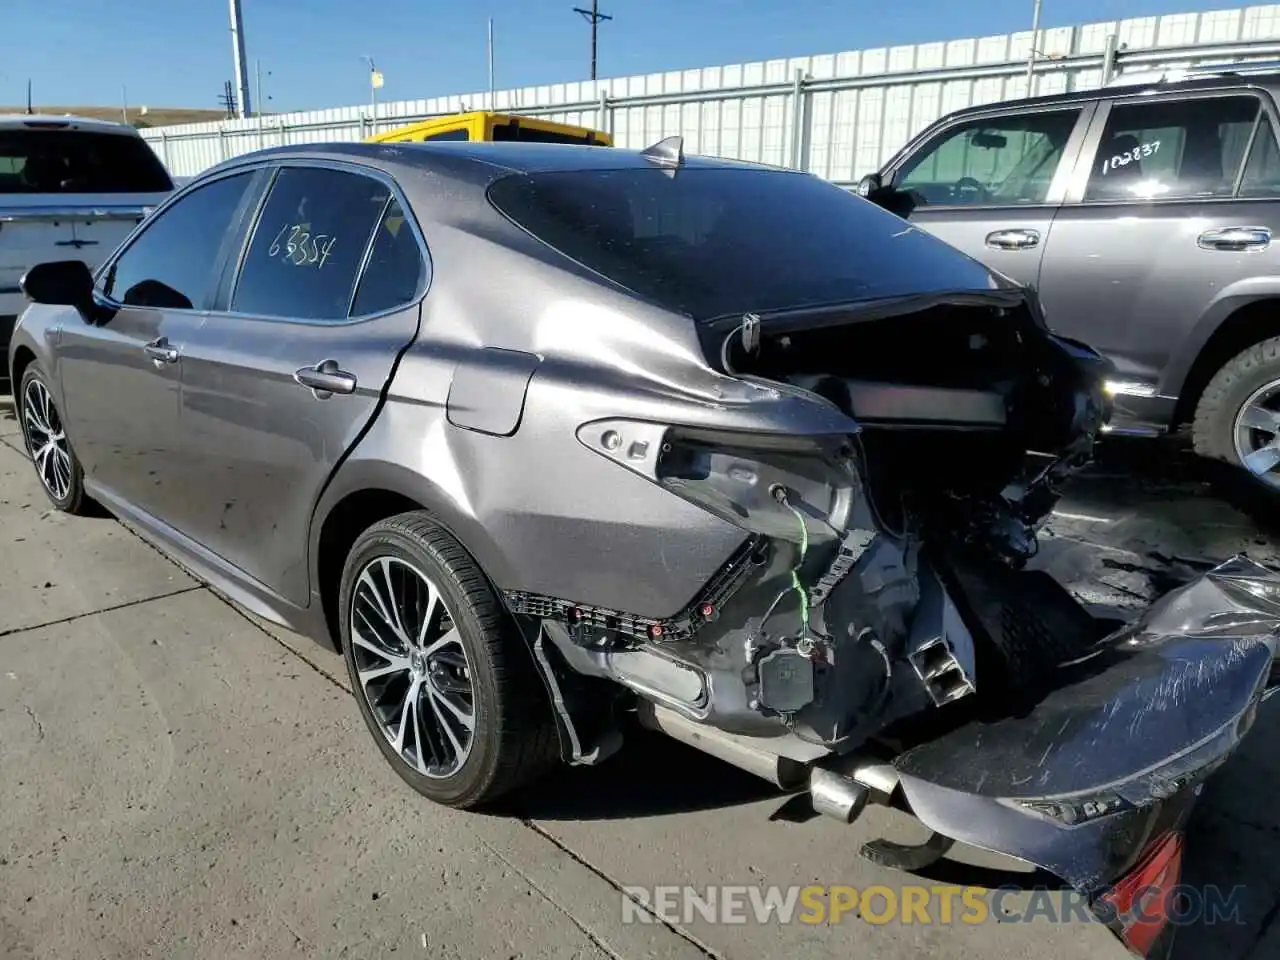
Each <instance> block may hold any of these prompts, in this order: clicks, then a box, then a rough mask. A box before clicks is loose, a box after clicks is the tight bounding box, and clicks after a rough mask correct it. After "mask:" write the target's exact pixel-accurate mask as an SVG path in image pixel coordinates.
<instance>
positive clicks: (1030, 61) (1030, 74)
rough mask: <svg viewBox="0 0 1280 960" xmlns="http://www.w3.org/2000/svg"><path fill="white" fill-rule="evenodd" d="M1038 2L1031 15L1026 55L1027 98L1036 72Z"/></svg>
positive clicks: (1038, 20) (1038, 40)
mask: <svg viewBox="0 0 1280 960" xmlns="http://www.w3.org/2000/svg"><path fill="white" fill-rule="evenodd" d="M1040 2H1041V0H1036V5H1035V10H1034V12H1033V13H1032V14H1031V52H1030V53H1029V54H1028V55H1027V96H1028V97H1030V96H1032V95H1033V94H1032V91H1031V82H1032V80H1033V78H1034V76H1035V71H1036V44H1038V43H1039V42H1040Z"/></svg>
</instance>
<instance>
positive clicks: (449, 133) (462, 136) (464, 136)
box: [422, 127, 471, 141]
mask: <svg viewBox="0 0 1280 960" xmlns="http://www.w3.org/2000/svg"><path fill="white" fill-rule="evenodd" d="M422 139H423V140H424V141H429V140H470V139H471V136H470V134H468V133H467V131H466V129H465V128H463V127H458V128H457V129H455V130H442V131H441V132H440V133H431V134H428V135H427V136H425V137H423V138H422Z"/></svg>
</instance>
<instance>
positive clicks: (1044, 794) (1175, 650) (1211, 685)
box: [894, 557, 1280, 956]
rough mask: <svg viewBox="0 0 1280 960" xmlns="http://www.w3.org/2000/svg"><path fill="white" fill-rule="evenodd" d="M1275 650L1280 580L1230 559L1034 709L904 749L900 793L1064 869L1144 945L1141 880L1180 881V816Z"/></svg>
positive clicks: (968, 831) (1127, 935)
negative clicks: (1137, 912)
mask: <svg viewBox="0 0 1280 960" xmlns="http://www.w3.org/2000/svg"><path fill="white" fill-rule="evenodd" d="M1278 652H1280V574H1277V573H1275V572H1273V571H1271V570H1268V569H1267V568H1265V567H1262V566H1260V565H1258V564H1256V563H1253V562H1252V561H1250V560H1248V559H1246V558H1244V557H1236V558H1234V559H1232V560H1229V561H1227V562H1226V563H1224V564H1222V565H1221V566H1219V567H1217V568H1215V569H1214V570H1212V571H1210V572H1209V573H1207V574H1205V575H1204V576H1203V577H1201V578H1200V579H1198V580H1195V581H1193V582H1192V583H1190V584H1187V585H1186V586H1183V587H1181V588H1179V589H1177V590H1175V591H1173V592H1172V593H1170V594H1168V595H1166V596H1165V597H1163V598H1162V599H1160V600H1159V601H1157V602H1156V603H1155V604H1153V605H1152V606H1151V608H1150V609H1149V610H1148V611H1147V612H1146V614H1145V615H1143V616H1142V617H1141V618H1140V619H1139V620H1137V621H1136V622H1135V623H1133V624H1131V625H1129V626H1127V627H1125V628H1124V629H1122V630H1120V631H1118V632H1117V633H1115V634H1113V635H1111V636H1110V637H1107V638H1106V639H1104V640H1102V641H1100V642H1099V643H1097V644H1096V645H1094V646H1093V647H1092V648H1091V649H1090V650H1089V651H1088V652H1087V653H1086V654H1085V655H1084V656H1082V657H1080V658H1078V659H1076V660H1075V661H1074V662H1071V663H1068V664H1065V665H1063V666H1061V667H1058V668H1057V675H1056V676H1055V677H1054V678H1053V683H1052V684H1051V690H1050V692H1048V693H1045V694H1044V695H1043V696H1041V697H1039V700H1038V702H1036V703H1034V704H1033V705H1031V706H1030V707H1029V709H1024V710H1021V711H1020V712H1019V714H1018V715H1016V716H1015V715H1007V716H1003V717H997V718H989V719H984V720H974V721H971V722H969V723H967V724H965V725H964V726H961V727H958V728H956V729H954V730H952V731H950V732H949V733H946V734H944V735H943V736H941V737H939V738H938V739H935V740H931V741H929V742H927V743H924V744H922V745H920V746H916V747H914V748H913V749H911V750H908V751H907V752H905V753H903V754H901V755H900V756H899V757H898V758H897V759H896V760H895V761H894V766H895V767H896V768H897V771H898V774H899V777H900V781H899V782H900V785H901V788H902V791H903V795H904V797H905V799H906V801H907V803H908V804H909V805H910V808H911V810H912V812H913V813H914V814H915V815H916V816H917V817H919V819H920V820H921V821H923V823H924V824H925V825H926V826H928V827H930V828H931V829H932V830H934V831H936V832H937V833H938V834H941V835H942V836H944V837H950V838H954V839H956V840H960V841H962V842H965V843H970V844H973V845H975V846H978V847H982V848H985V849H989V850H994V851H997V852H999V853H1004V854H1007V855H1009V856H1012V857H1016V858H1018V859H1021V860H1023V861H1026V862H1028V863H1031V864H1034V865H1036V866H1038V867H1041V868H1043V869H1045V870H1048V871H1049V872H1051V873H1053V874H1055V875H1056V876H1058V877H1061V878H1062V879H1063V880H1065V881H1067V882H1068V883H1070V884H1071V885H1072V886H1074V887H1075V888H1076V889H1078V890H1080V891H1081V892H1083V893H1085V894H1086V895H1088V896H1089V897H1090V898H1091V902H1093V903H1094V904H1095V910H1096V911H1097V912H1098V913H1099V915H1100V916H1101V917H1103V918H1104V919H1106V920H1107V922H1108V923H1109V925H1110V926H1112V928H1113V929H1114V930H1115V931H1116V932H1117V934H1118V935H1120V936H1121V937H1122V939H1125V941H1126V943H1128V945H1129V946H1130V948H1131V949H1132V950H1134V951H1135V952H1138V953H1140V955H1144V956H1145V955H1148V951H1151V950H1153V949H1155V948H1156V946H1157V945H1158V944H1159V943H1162V942H1164V941H1165V939H1166V937H1165V936H1164V935H1163V926H1164V924H1163V922H1161V923H1155V924H1154V926H1153V921H1152V920H1151V917H1152V915H1153V910H1152V908H1151V906H1150V904H1146V905H1145V906H1144V907H1143V911H1142V917H1141V918H1140V919H1138V920H1135V919H1134V918H1133V917H1132V916H1128V915H1126V914H1129V913H1131V912H1132V911H1131V910H1130V909H1129V908H1130V907H1131V906H1132V904H1131V903H1130V901H1131V900H1132V899H1133V896H1134V892H1135V890H1136V889H1137V887H1136V886H1135V884H1138V881H1139V880H1143V881H1144V882H1147V885H1148V886H1150V885H1151V883H1150V882H1151V881H1153V880H1155V879H1160V882H1161V883H1163V884H1165V885H1166V886H1169V887H1172V886H1173V885H1175V884H1176V883H1177V873H1178V869H1179V865H1180V862H1181V860H1180V858H1181V839H1180V836H1181V831H1182V828H1183V825H1184V823H1185V820H1186V818H1187V816H1188V815H1189V813H1190V811H1191V807H1192V805H1193V803H1194V800H1195V798H1196V796H1198V795H1199V793H1200V790H1201V788H1202V783H1203V781H1204V779H1205V778H1206V777H1207V776H1208V775H1209V774H1210V773H1212V772H1213V771H1214V770H1216V769H1217V768H1218V767H1219V766H1220V765H1221V764H1222V763H1223V762H1224V761H1225V760H1226V759H1227V758H1228V757H1229V756H1230V755H1231V753H1232V751H1233V750H1234V749H1235V748H1236V746H1237V744H1238V743H1239V742H1240V740H1241V738H1242V737H1243V736H1244V734H1245V733H1246V732H1247V731H1248V730H1249V728H1250V727H1251V726H1252V724H1253V722H1254V719H1255V716H1256V713H1257V707H1258V704H1259V702H1260V701H1261V700H1262V698H1263V696H1264V694H1265V693H1266V691H1267V689H1268V687H1269V686H1270V685H1271V684H1272V683H1273V682H1275V681H1274V679H1273V671H1274V664H1275V662H1276V659H1277V654H1278ZM1135 878H1137V879H1135ZM1130 888H1133V889H1130Z"/></svg>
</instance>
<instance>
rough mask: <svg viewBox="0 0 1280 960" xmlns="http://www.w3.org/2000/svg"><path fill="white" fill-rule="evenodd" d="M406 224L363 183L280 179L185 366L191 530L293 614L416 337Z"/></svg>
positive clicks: (336, 178) (296, 175) (376, 187)
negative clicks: (323, 523) (336, 493)
mask: <svg viewBox="0 0 1280 960" xmlns="http://www.w3.org/2000/svg"><path fill="white" fill-rule="evenodd" d="M406 209H407V208H406V207H405V205H404V204H403V201H402V199H401V197H400V194H399V192H398V190H396V188H395V187H394V185H393V184H392V182H391V181H390V180H389V179H387V178H385V177H383V176H382V175H380V174H377V173H375V172H373V171H371V170H368V169H367V168H362V167H356V166H346V165H333V164H302V163H299V164H298V165H296V166H295V165H292V164H290V165H285V166H283V167H281V168H280V169H279V170H278V172H277V173H276V175H275V179H274V182H273V183H272V185H271V187H270V189H269V191H268V193H267V196H266V199H265V202H264V203H263V205H262V208H261V210H260V211H259V213H258V215H257V218H256V223H255V225H254V228H253V231H252V234H251V235H250V237H249V240H248V243H247V244H246V246H245V249H244V251H243V253H242V255H241V257H240V259H239V263H238V266H237V265H236V264H232V265H231V269H230V270H229V271H228V276H227V277H226V279H225V283H224V286H225V293H224V294H223V295H222V298H221V304H220V306H219V309H217V310H215V311H213V312H211V313H210V315H209V317H208V319H207V321H206V322H205V323H204V324H203V325H202V326H201V328H200V329H199V330H198V331H197V332H195V333H194V334H193V335H192V336H191V337H190V338H189V340H188V342H187V345H186V348H185V351H184V356H183V379H182V414H181V417H182V423H183V440H182V450H181V456H182V457H183V458H184V459H185V460H186V461H187V463H188V465H189V468H190V471H191V477H192V479H191V489H190V491H189V492H190V494H191V495H190V497H189V501H188V502H189V512H188V513H187V514H186V515H185V516H184V517H183V521H182V524H183V526H182V529H183V531H184V532H185V533H187V534H188V535H189V536H191V537H192V538H193V539H195V540H196V541H197V542H198V543H200V544H201V545H202V546H204V547H206V548H208V549H209V550H212V551H213V552H214V553H216V554H217V555H218V556H220V557H221V558H222V559H224V560H226V561H228V562H229V563H231V564H233V565H234V566H236V567H238V568H239V569H240V570H241V571H243V572H244V573H246V574H247V575H248V576H249V577H251V578H253V579H254V580H256V581H258V582H259V583H261V584H264V585H265V586H267V587H268V588H270V589H271V590H273V591H274V592H276V593H278V594H280V595H282V596H284V597H285V598H287V599H289V600H291V601H293V602H295V603H298V604H305V603H306V602H307V601H308V599H309V589H310V588H309V583H308V577H307V570H306V549H307V533H308V528H309V524H310V518H311V511H312V508H313V506H314V504H315V502H316V499H317V497H318V496H319V494H320V492H321V490H322V489H323V487H324V485H325V483H326V481H327V480H328V478H329V476H330V474H331V473H332V471H333V469H334V467H335V466H336V465H337V463H338V462H339V460H340V458H341V457H342V456H343V455H344V454H345V453H346V452H347V450H349V449H350V448H351V446H352V445H353V444H354V443H355V441H356V440H357V439H358V437H359V436H360V434H361V433H362V431H363V430H364V428H365V427H366V426H367V424H368V423H369V422H370V420H371V419H372V417H373V416H374V415H375V412H376V411H377V409H378V405H379V401H380V398H381V396H382V392H383V388H384V387H385V385H386V383H387V381H388V379H389V378H390V376H391V373H392V371H393V369H394V367H395V364H396V362H397V360H398V358H399V356H400V354H401V353H402V352H403V351H404V349H405V348H406V347H407V346H408V345H409V344H410V343H411V342H412V341H413V338H414V337H415V336H416V334H417V330H418V314H419V310H418V302H419V300H420V299H421V297H422V295H423V293H424V292H425V290H426V285H427V282H428V279H429V275H430V268H429V261H428V259H427V256H426V248H425V245H424V244H423V243H422V241H421V237H420V235H419V233H418V230H417V227H416V224H414V222H413V220H412V216H411V215H408V216H407V215H406Z"/></svg>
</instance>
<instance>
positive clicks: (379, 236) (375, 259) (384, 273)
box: [351, 199, 427, 317]
mask: <svg viewBox="0 0 1280 960" xmlns="http://www.w3.org/2000/svg"><path fill="white" fill-rule="evenodd" d="M426 272H427V268H426V264H425V263H424V262H423V259H422V248H421V247H419V246H418V238H417V237H416V236H414V233H413V228H412V227H410V226H409V221H408V220H407V219H405V215H404V208H403V207H401V206H400V201H399V200H395V199H393V200H392V201H391V205H390V206H389V207H387V212H386V215H385V216H383V218H382V222H381V223H380V224H378V232H377V233H376V234H375V235H374V238H373V249H372V251H370V253H369V263H368V265H367V266H366V267H365V268H364V273H363V274H361V276H360V286H359V287H358V288H357V289H356V298H355V301H354V302H353V303H352V305H351V315H352V316H353V317H363V316H368V315H369V314H371V313H381V312H382V311H383V310H390V309H392V308H393V307H399V306H402V305H404V304H406V303H409V302H410V301H412V300H415V299H417V296H418V292H419V291H420V290H421V288H422V281H423V279H424V278H425V274H426Z"/></svg>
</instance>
